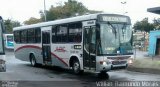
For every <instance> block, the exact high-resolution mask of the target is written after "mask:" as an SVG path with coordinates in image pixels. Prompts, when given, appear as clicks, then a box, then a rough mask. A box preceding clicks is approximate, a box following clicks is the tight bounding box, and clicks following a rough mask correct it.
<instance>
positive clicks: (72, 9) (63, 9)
mask: <svg viewBox="0 0 160 87" xmlns="http://www.w3.org/2000/svg"><path fill="white" fill-rule="evenodd" d="M99 12H102V11H94V10H88V9H87V8H86V7H85V6H84V5H83V4H82V3H81V2H77V1H76V0H68V2H65V3H64V5H62V4H59V5H58V6H56V7H54V6H51V8H50V9H49V10H48V11H46V19H47V21H51V20H56V19H62V18H68V17H74V16H77V15H84V14H86V13H99ZM41 19H42V20H44V15H41Z"/></svg>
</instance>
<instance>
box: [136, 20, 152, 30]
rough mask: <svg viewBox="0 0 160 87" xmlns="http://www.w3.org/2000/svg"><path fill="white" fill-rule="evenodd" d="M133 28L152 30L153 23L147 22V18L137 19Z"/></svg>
mask: <svg viewBox="0 0 160 87" xmlns="http://www.w3.org/2000/svg"><path fill="white" fill-rule="evenodd" d="M133 28H134V29H135V31H145V32H149V31H151V30H153V29H154V28H155V27H154V25H153V24H151V23H149V22H148V18H144V19H143V20H142V21H137V22H136V23H135V24H134V26H133Z"/></svg>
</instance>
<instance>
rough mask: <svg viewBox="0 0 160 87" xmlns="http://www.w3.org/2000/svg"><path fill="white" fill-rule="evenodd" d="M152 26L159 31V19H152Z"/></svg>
mask: <svg viewBox="0 0 160 87" xmlns="http://www.w3.org/2000/svg"><path fill="white" fill-rule="evenodd" d="M153 24H154V26H155V29H156V30H160V18H158V19H154V20H153Z"/></svg>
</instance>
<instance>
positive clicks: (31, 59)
mask: <svg viewBox="0 0 160 87" xmlns="http://www.w3.org/2000/svg"><path fill="white" fill-rule="evenodd" d="M30 62H31V65H32V66H34V67H35V66H37V62H36V58H35V56H34V55H33V54H31V55H30Z"/></svg>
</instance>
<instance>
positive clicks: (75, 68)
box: [74, 63, 79, 72]
mask: <svg viewBox="0 0 160 87" xmlns="http://www.w3.org/2000/svg"><path fill="white" fill-rule="evenodd" d="M78 70H79V64H78V63H74V71H75V72H78Z"/></svg>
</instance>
